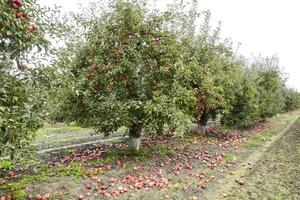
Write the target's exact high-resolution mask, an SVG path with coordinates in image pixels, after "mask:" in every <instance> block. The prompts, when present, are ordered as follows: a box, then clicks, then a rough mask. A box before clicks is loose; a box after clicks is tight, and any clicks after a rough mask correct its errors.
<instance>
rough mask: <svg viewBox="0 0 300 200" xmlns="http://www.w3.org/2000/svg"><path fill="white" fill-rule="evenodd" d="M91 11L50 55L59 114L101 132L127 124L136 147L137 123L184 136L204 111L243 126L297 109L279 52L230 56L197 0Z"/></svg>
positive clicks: (230, 50)
mask: <svg viewBox="0 0 300 200" xmlns="http://www.w3.org/2000/svg"><path fill="white" fill-rule="evenodd" d="M89 9H90V10H89V13H91V15H77V16H75V17H74V18H73V19H75V21H72V22H70V23H69V26H68V30H74V32H72V33H71V34H67V37H66V38H68V39H69V40H68V42H67V47H66V48H64V49H62V51H61V52H60V53H61V54H60V57H59V58H58V62H57V63H56V65H57V66H59V69H63V70H62V71H63V73H61V74H60V76H62V77H64V79H65V80H67V84H65V87H64V86H63V85H64V84H62V90H61V92H62V95H60V97H61V96H65V97H66V99H65V100H64V101H62V102H63V103H62V104H58V105H59V108H63V112H59V113H60V114H63V116H61V115H60V118H62V119H67V120H70V121H76V122H78V123H79V124H81V125H84V126H92V127H94V128H95V129H96V131H97V132H101V133H103V132H104V133H105V134H109V133H111V132H114V131H116V130H117V129H118V128H120V127H123V126H125V127H127V128H128V134H129V136H130V138H131V145H132V147H134V148H138V147H139V139H140V137H141V134H142V130H143V132H144V133H162V132H163V130H166V129H168V130H170V131H171V132H172V133H174V134H183V133H185V132H186V130H187V129H188V128H189V125H190V123H191V122H194V123H196V124H197V125H198V126H199V128H200V130H202V131H203V130H205V126H206V124H207V122H208V120H209V119H210V118H211V119H218V120H220V121H221V122H222V124H223V125H226V126H232V127H239V128H241V127H242V128H244V127H247V126H249V125H252V124H253V123H256V122H258V121H261V120H265V119H266V118H267V117H271V116H273V115H275V114H277V113H280V112H282V111H284V110H290V109H292V107H293V108H296V107H297V106H296V105H297V103H296V101H297V100H296V99H299V94H297V93H295V92H293V91H292V90H289V89H286V87H285V80H284V77H283V75H282V73H281V70H280V68H279V61H278V58H277V57H276V56H273V57H267V58H264V57H258V58H253V59H251V60H250V61H249V60H246V59H244V58H241V57H240V56H238V53H237V52H235V49H234V47H233V44H232V42H231V41H230V40H228V39H226V40H223V39H221V37H220V26H218V27H216V28H215V29H213V28H212V27H211V25H210V13H209V12H201V13H199V12H198V11H197V1H191V2H190V4H183V3H182V2H180V3H177V2H175V3H173V4H171V5H169V6H168V8H167V9H166V10H165V11H160V10H156V9H153V8H152V9H151V8H149V6H148V4H147V3H146V2H145V1H116V2H108V3H107V4H106V6H105V7H99V6H98V5H97V4H93V5H92V6H91V7H90V8H89ZM96 13H97V14H96ZM98 13H100V14H98ZM201 21H202V22H201ZM199 24H200V25H199ZM75 30H76V31H75ZM288 93H289V94H288ZM292 93H293V95H292ZM292 96H293V99H294V100H293V102H294V103H292V104H293V105H294V106H291V105H290V103H289V102H290V100H288V99H289V98H290V97H292ZM59 101H61V98H60V100H59ZM298 105H299V104H298ZM59 110H60V111H62V110H61V109H59Z"/></svg>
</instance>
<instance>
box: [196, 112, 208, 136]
mask: <svg viewBox="0 0 300 200" xmlns="http://www.w3.org/2000/svg"><path fill="white" fill-rule="evenodd" d="M208 119H209V112H208V110H205V111H204V113H203V114H202V115H201V117H200V121H199V123H198V126H199V129H200V132H201V133H206V126H207V122H208Z"/></svg>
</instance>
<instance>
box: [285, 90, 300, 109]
mask: <svg viewBox="0 0 300 200" xmlns="http://www.w3.org/2000/svg"><path fill="white" fill-rule="evenodd" d="M284 99H285V105H284V110H285V111H291V110H295V109H298V108H300V93H299V92H298V91H297V90H295V89H292V88H285V89H284Z"/></svg>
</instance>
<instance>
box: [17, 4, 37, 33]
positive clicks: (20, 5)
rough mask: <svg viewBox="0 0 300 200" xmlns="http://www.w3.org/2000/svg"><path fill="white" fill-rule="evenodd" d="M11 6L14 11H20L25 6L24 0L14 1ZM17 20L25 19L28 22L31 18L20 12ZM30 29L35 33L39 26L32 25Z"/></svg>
mask: <svg viewBox="0 0 300 200" xmlns="http://www.w3.org/2000/svg"><path fill="white" fill-rule="evenodd" d="M11 5H12V7H13V8H14V9H16V10H19V9H20V8H21V7H22V6H23V1H22V0H12V2H11ZM16 18H23V19H25V20H27V21H28V20H29V16H28V15H27V14H26V13H24V12H21V11H18V12H17V13H16ZM28 29H29V31H30V32H34V31H36V30H37V29H38V26H37V25H36V24H31V25H30V26H29V27H28Z"/></svg>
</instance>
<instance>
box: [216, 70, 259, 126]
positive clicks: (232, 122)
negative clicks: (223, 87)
mask: <svg viewBox="0 0 300 200" xmlns="http://www.w3.org/2000/svg"><path fill="white" fill-rule="evenodd" d="M229 90H231V92H230V94H231V95H232V94H233V98H232V99H231V105H230V107H229V109H228V111H227V112H226V113H224V114H223V116H222V117H221V122H222V124H224V125H227V126H233V127H247V126H249V125H252V124H253V123H255V122H257V121H259V120H260V111H259V99H258V96H259V91H258V88H257V86H256V83H255V79H254V76H253V74H251V71H250V70H249V69H247V68H245V69H242V70H241V72H240V73H239V76H238V77H237V80H236V82H235V85H234V88H229Z"/></svg>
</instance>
